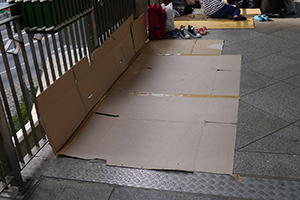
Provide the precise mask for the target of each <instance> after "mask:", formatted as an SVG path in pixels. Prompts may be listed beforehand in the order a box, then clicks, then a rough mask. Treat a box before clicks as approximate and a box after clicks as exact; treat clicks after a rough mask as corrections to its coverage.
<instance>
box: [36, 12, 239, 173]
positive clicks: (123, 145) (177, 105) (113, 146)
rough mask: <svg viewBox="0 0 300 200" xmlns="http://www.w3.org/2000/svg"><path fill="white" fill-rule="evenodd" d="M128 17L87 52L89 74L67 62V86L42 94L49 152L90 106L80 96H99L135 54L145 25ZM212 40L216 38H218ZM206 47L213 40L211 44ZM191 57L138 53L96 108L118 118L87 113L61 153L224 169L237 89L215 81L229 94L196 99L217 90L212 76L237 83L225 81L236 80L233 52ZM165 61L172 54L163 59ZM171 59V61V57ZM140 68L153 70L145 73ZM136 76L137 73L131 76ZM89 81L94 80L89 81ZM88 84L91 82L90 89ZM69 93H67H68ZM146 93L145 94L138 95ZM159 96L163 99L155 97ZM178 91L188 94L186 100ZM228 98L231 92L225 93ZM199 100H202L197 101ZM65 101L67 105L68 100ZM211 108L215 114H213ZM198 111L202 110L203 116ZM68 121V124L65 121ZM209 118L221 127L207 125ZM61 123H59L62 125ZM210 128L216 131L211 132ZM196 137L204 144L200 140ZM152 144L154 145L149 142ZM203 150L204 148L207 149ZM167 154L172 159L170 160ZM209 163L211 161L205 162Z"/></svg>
mask: <svg viewBox="0 0 300 200" xmlns="http://www.w3.org/2000/svg"><path fill="white" fill-rule="evenodd" d="M131 20H132V19H131V18H129V19H128V21H126V22H125V23H124V24H123V25H125V24H127V25H126V26H127V28H126V27H125V28H122V26H123V25H122V26H121V27H120V29H118V30H119V32H118V30H117V31H116V32H114V34H113V35H111V37H109V38H108V40H107V41H106V42H104V43H103V44H102V45H101V46H100V47H99V48H98V49H97V50H96V51H95V52H94V53H93V55H92V69H91V71H90V69H89V68H85V67H83V66H85V65H88V64H87V63H86V62H85V61H82V63H80V66H77V67H76V66H75V67H74V69H73V70H74V71H72V74H73V76H70V75H68V74H67V75H64V76H63V77H62V79H63V80H64V81H65V82H66V83H68V84H61V83H60V84H59V82H58V83H55V84H53V85H54V86H53V87H52V86H51V87H50V88H52V89H51V90H49V91H51V92H48V94H49V93H51V94H52V95H53V94H54V95H53V96H54V97H55V98H51V99H52V101H50V102H46V103H45V104H43V103H42V104H41V105H42V106H43V107H44V108H43V109H42V110H43V115H44V114H45V113H46V115H45V116H46V117H44V116H42V123H43V125H45V127H47V130H46V132H47V135H49V136H50V137H49V138H50V144H51V145H52V147H53V149H54V151H55V152H56V153H57V152H58V150H59V149H61V147H62V146H63V145H64V144H65V143H66V142H67V140H68V139H69V138H70V137H71V135H72V133H74V132H75V130H78V129H77V128H78V126H79V125H80V123H81V122H82V121H83V118H84V117H85V116H87V114H88V113H89V112H90V110H89V109H90V108H91V107H92V104H93V103H91V104H89V103H85V102H84V101H85V100H86V101H87V102H91V101H90V99H87V95H88V96H90V94H91V93H93V92H94V91H98V92H99V96H102V95H103V94H105V93H106V91H107V90H108V89H109V88H110V87H111V85H112V84H113V83H114V82H115V81H116V79H117V78H118V77H119V76H120V74H122V72H123V70H125V68H126V67H127V66H128V64H129V63H130V60H132V58H131V57H132V56H133V57H134V54H135V52H138V51H139V49H140V48H142V46H143V44H144V43H145V39H146V31H145V24H144V23H141V21H142V20H144V18H143V17H141V18H139V19H137V20H136V21H134V22H132V21H131ZM138 24H140V25H138ZM128 26H130V27H131V33H132V35H134V34H136V35H139V34H137V33H142V35H139V36H138V37H134V38H132V39H130V37H131V36H130V33H128V30H130V29H129V27H128ZM120 30H122V31H120ZM218 43H220V42H219V41H218ZM212 44H215V43H214V41H212ZM197 58H198V59H199V58H200V57H198V56H195V57H194V58H192V57H181V58H180V59H179V60H176V61H174V60H173V61H170V60H168V59H166V60H164V61H163V63H164V64H162V63H161V61H162V60H161V59H164V58H163V57H157V56H150V57H147V56H146V55H143V56H141V57H139V58H138V59H137V60H136V62H135V64H134V67H135V66H136V68H135V69H134V70H133V71H130V73H129V74H128V78H127V76H126V78H125V79H124V80H123V81H122V84H120V85H119V86H118V87H117V89H116V90H115V91H114V92H113V93H112V94H111V97H109V98H108V99H107V100H106V101H105V104H104V105H103V106H102V107H100V110H98V111H97V112H99V113H104V114H110V113H112V114H116V116H119V117H115V118H114V117H107V116H101V115H100V116H99V115H98V114H96V115H94V116H93V118H92V119H91V121H90V123H88V124H87V127H86V128H85V129H81V130H79V132H81V131H82V133H81V135H78V139H77V140H74V141H73V142H74V143H73V144H72V145H71V146H69V148H66V149H64V152H63V153H64V154H65V155H70V156H75V157H80V158H85V159H89V158H102V159H107V162H108V164H113V165H119V166H122V165H126V166H131V167H142V168H155V169H178V170H188V171H194V170H196V171H209V172H214V173H231V172H230V171H232V163H233V155H232V154H233V152H234V143H235V130H236V125H235V122H236V112H237V110H236V111H233V110H234V109H237V103H238V100H237V98H232V96H234V97H236V96H235V95H238V92H236V91H237V90H238V86H236V85H234V87H233V89H232V88H231V86H230V85H227V87H224V85H222V84H221V86H222V87H223V88H221V89H220V91H223V92H224V91H229V93H230V94H227V93H226V92H224V94H223V97H225V96H226V101H222V98H218V99H214V98H206V97H205V98H203V96H207V94H209V95H208V96H211V95H216V96H217V95H218V94H217V93H216V92H215V93H216V94H215V93H213V91H217V90H218V89H219V88H218V87H217V88H214V87H212V88H210V86H212V85H214V84H215V83H218V82H217V81H218V80H219V79H220V80H226V77H229V78H232V77H233V78H234V79H235V80H236V82H235V81H233V82H230V84H235V83H237V82H238V84H239V80H237V79H239V76H238V74H239V72H238V71H239V67H240V63H241V61H240V57H239V56H237V57H226V56H221V57H220V60H219V59H218V60H219V62H216V61H215V60H214V59H210V58H208V57H201V59H204V60H198V59H197ZM170 59H172V58H171V57H170ZM174 59H176V58H175V57H174ZM224 63H225V65H224ZM174 64H176V65H177V64H179V65H180V67H177V68H176V70H174V69H172V66H173V65H174ZM160 65H163V66H165V67H161V68H158V67H157V66H160ZM193 65H196V66H198V67H199V66H202V65H203V66H204V67H205V66H209V67H210V69H209V70H203V69H202V68H201V67H199V68H198V69H197V70H195V69H192V68H190V66H193ZM212 66H213V67H212ZM220 66H226V68H220V69H222V70H221V71H226V72H227V70H228V71H230V70H232V71H234V72H236V73H237V74H236V75H232V73H230V74H229V76H228V75H227V74H226V73H224V74H220V73H219V72H221V71H218V68H219V67H220ZM152 69H155V70H152ZM144 70H146V72H149V71H150V72H152V73H150V74H147V73H144V72H143V71H144ZM142 72H143V73H142ZM173 72H174V73H173ZM195 72H197V73H195ZM199 73H200V74H201V77H200V78H199V76H196V74H197V75H199ZM91 74H92V76H91ZM137 74H138V76H135V75H137ZM74 75H75V77H76V79H78V80H77V81H78V84H74V82H75V77H74ZM68 77H69V78H68ZM88 77H94V78H88ZM203 77H205V78H204V79H205V80H207V82H205V81H202V82H201V81H200V82H199V79H200V80H201V78H203ZM219 77H220V78H219ZM89 79H90V80H93V81H95V82H93V81H88V80H89ZM215 80H217V81H215ZM60 82H62V81H60ZM72 82H73V84H72ZM204 82H205V83H204ZM93 83H95V84H96V87H95V85H94V84H93ZM183 83H184V84H183ZM57 85H58V86H57ZM80 85H82V86H80ZM55 88H56V89H57V90H58V92H57V93H55V92H54V91H55ZM58 88H59V89H58ZM74 88H75V89H76V90H75V89H74ZM208 88H210V89H208ZM85 90H86V91H85ZM69 91H73V93H72V92H69ZM120 91H122V92H120ZM202 92H203V93H202ZM69 93H71V94H69ZM67 94H68V95H67ZM133 94H134V95H133ZM145 94H146V96H143V95H145ZM162 94H164V95H165V97H163V98H160V97H158V96H162ZM203 94H204V95H203ZM55 95H56V96H55ZM147 95H148V96H147ZM155 95H156V96H155ZM157 95H158V96H157ZM164 95H163V96H164ZM185 95H192V96H193V95H195V96H194V97H185ZM199 95H200V96H199ZM228 95H231V96H229V98H228ZM45 96H47V93H45V94H44V95H42V96H41V97H39V99H41V100H42V101H43V100H45V99H47V98H45ZM221 96H222V95H221ZM60 99H63V101H61V100H60ZM199 99H202V100H201V101H199ZM60 101H61V102H60ZM70 101H74V102H77V103H76V104H74V105H72V106H73V107H72V108H75V106H76V109H73V110H75V112H76V113H75V115H76V119H75V120H74V121H72V119H73V118H72V117H74V116H71V119H69V118H68V117H69V115H74V113H73V111H71V112H68V111H69V110H70V109H71V107H70V106H68V105H67V106H66V109H64V110H62V108H64V106H65V104H68V103H69V102H70ZM69 105H71V104H70V103H69ZM150 105H151V106H150ZM222 105H224V106H225V107H226V108H227V109H226V112H228V113H227V114H224V113H222V112H221V113H220V112H219V110H218V109H216V108H220V107H221V108H222V107H223V106H222ZM77 106H78V107H77ZM218 106H219V107H218ZM54 108H55V109H54ZM78 108H79V109H78ZM195 108H197V109H195ZM48 112H50V114H49V113H48ZM61 112H65V113H68V114H67V115H66V116H63V117H64V118H65V119H67V123H64V121H61V120H60V117H59V116H58V115H57V114H58V113H61ZM216 112H217V113H219V114H218V115H215V113H216ZM170 113H171V114H170ZM203 113H206V114H205V115H203ZM54 115H55V116H54ZM47 116H50V117H47ZM71 121H72V124H71V126H64V124H68V122H71ZM215 121H218V122H220V123H221V124H214V122H215ZM54 122H55V123H54ZM52 126H53V127H54V128H52ZM61 126H62V127H65V128H61ZM48 127H49V128H48ZM145 127H146V129H145ZM68 128H69V129H68ZM211 130H216V131H215V132H214V134H211ZM220 134H222V135H220ZM68 137H69V138H68ZM218 137H220V138H224V139H223V140H224V141H225V143H222V145H219V144H218V143H216V144H218V146H219V148H217V149H215V148H213V147H211V146H205V144H207V143H206V142H208V143H210V144H211V143H214V141H215V139H216V138H218ZM75 138H76V137H75ZM202 138H204V139H205V140H203V139H202ZM225 139H226V140H225ZM203 141H205V144H202V143H203ZM209 141H210V142H209ZM110 142H113V143H110ZM149 142H150V143H149ZM78 144H79V145H78ZM149 144H150V145H149ZM152 144H156V145H157V146H152ZM201 144H202V145H201ZM199 145H201V146H199ZM128 147H130V148H128ZM175 147H176V148H175ZM174 148H175V149H174ZM201 148H202V150H201V151H200V152H199V151H198V150H199V149H201ZM209 148H211V149H210V150H209ZM153 150H154V151H153ZM157 150H159V151H157ZM206 150H209V153H208V154H203V152H205V151H206ZM61 152H62V151H61ZM61 152H60V153H61ZM151 152H152V153H151ZM171 153H172V155H171ZM188 154H189V155H190V156H187V155H188ZM145 155H147V156H145ZM197 155H199V156H197ZM211 156H212V157H211ZM166 158H171V160H169V159H166ZM227 158H229V159H227ZM203 159H204V160H203ZM199 163H201V165H200V164H199ZM212 163H213V164H214V165H215V166H212V165H211V164H212Z"/></svg>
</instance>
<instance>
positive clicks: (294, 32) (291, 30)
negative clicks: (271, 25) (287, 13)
mask: <svg viewBox="0 0 300 200" xmlns="http://www.w3.org/2000/svg"><path fill="white" fill-rule="evenodd" d="M287 23H290V20H289V21H288V22H287ZM293 25H294V24H293ZM299 25H300V24H299V22H298V24H297V26H298V27H294V26H292V27H285V28H284V29H281V30H280V31H277V32H276V33H273V34H274V35H278V36H280V37H281V38H286V39H290V40H294V41H298V42H299V41H300V37H299V34H300V27H299ZM287 32H288V34H287Z"/></svg>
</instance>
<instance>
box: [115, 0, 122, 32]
mask: <svg viewBox="0 0 300 200" xmlns="http://www.w3.org/2000/svg"><path fill="white" fill-rule="evenodd" d="M121 2H122V1H120V0H118V2H117V3H116V5H120V6H116V8H117V13H118V14H117V28H119V27H120V25H121V18H122V8H123V7H122V3H121Z"/></svg>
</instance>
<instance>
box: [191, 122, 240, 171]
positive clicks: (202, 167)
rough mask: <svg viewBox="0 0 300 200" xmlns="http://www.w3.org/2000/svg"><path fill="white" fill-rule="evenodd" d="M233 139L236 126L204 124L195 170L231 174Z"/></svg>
mask: <svg viewBox="0 0 300 200" xmlns="http://www.w3.org/2000/svg"><path fill="white" fill-rule="evenodd" d="M235 138H236V125H221V124H206V125H205V126H204V127H203V134H202V138H201V142H200V144H199V149H198V153H197V158H196V160H195V166H197V170H199V171H205V172H212V173H222V174H232V172H233V159H234V147H235ZM212 163H213V164H212Z"/></svg>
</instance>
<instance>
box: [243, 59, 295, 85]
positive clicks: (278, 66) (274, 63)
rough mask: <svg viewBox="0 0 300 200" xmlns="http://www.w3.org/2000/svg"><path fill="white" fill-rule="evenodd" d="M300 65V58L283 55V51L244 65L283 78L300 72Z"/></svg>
mask: <svg viewBox="0 0 300 200" xmlns="http://www.w3.org/2000/svg"><path fill="white" fill-rule="evenodd" d="M299 65H300V61H299V60H294V59H290V58H286V57H282V55H281V53H276V54H272V55H268V56H265V57H263V58H260V59H257V60H255V61H252V62H248V63H246V64H244V65H243V68H246V69H250V70H253V71H255V72H257V73H260V74H263V75H266V76H268V77H271V78H275V79H277V80H282V79H286V78H289V77H291V76H294V75H296V74H300V67H299Z"/></svg>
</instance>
